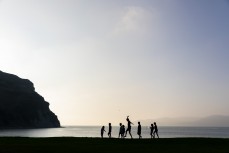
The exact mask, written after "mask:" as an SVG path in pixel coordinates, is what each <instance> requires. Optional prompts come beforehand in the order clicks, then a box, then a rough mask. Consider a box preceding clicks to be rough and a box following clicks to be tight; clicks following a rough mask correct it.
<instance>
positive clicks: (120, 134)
mask: <svg viewBox="0 0 229 153" xmlns="http://www.w3.org/2000/svg"><path fill="white" fill-rule="evenodd" d="M119 125H120V127H119V134H118V138H120V136H121V138H122V128H123V127H122V123H119Z"/></svg>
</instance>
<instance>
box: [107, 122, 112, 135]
mask: <svg viewBox="0 0 229 153" xmlns="http://www.w3.org/2000/svg"><path fill="white" fill-rule="evenodd" d="M111 131H112V127H111V123H109V130H108V136H109V138H111Z"/></svg>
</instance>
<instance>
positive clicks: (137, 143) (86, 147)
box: [0, 137, 229, 153]
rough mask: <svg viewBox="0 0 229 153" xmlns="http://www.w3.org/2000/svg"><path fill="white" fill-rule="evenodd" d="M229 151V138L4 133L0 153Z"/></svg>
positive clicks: (224, 152) (212, 152)
mask: <svg viewBox="0 0 229 153" xmlns="http://www.w3.org/2000/svg"><path fill="white" fill-rule="evenodd" d="M21 152H22V153H32V152H36V153H60V152H61V153H73V152H74V153H77V152H82V153H86V152H90V153H97V152H101V153H122V152H125V153H127V152H131V153H150V152H152V153H229V139H215V138H214V139H213V138H170V139H165V138H164V139H153V140H150V139H141V140H138V139H133V140H131V139H100V138H71V137H60V138H20V137H16V138H15V137H1V138H0V153H21Z"/></svg>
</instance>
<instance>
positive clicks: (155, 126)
mask: <svg viewBox="0 0 229 153" xmlns="http://www.w3.org/2000/svg"><path fill="white" fill-rule="evenodd" d="M155 133H156V135H157V137H158V138H159V135H158V128H157V124H156V122H154V132H153V134H154V136H155Z"/></svg>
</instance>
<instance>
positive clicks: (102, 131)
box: [101, 126, 106, 138]
mask: <svg viewBox="0 0 229 153" xmlns="http://www.w3.org/2000/svg"><path fill="white" fill-rule="evenodd" d="M104 132H106V131H105V127H104V126H102V128H101V138H103V133H104Z"/></svg>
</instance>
